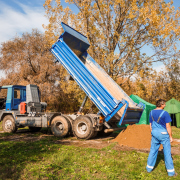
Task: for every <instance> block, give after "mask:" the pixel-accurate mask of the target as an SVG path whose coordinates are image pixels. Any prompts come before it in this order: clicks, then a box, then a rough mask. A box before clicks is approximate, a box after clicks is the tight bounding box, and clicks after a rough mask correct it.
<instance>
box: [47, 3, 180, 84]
mask: <svg viewBox="0 0 180 180" xmlns="http://www.w3.org/2000/svg"><path fill="white" fill-rule="evenodd" d="M66 2H67V3H69V4H72V5H74V6H76V8H78V10H79V12H78V13H77V14H76V13H74V12H73V11H72V10H71V9H70V8H69V7H68V6H67V7H66V8H63V6H62V4H61V1H60V0H46V1H45V4H44V7H45V9H46V13H47V16H48V17H49V22H50V23H49V25H48V26H46V27H45V28H46V36H47V37H48V39H49V40H50V43H51V44H52V43H53V42H54V41H55V40H56V39H57V37H58V36H59V35H60V33H62V29H61V25H60V22H61V21H63V22H65V23H67V24H69V25H70V26H72V27H74V28H75V29H76V30H78V31H80V32H81V33H83V34H85V35H86V36H87V37H88V40H89V42H90V44H91V46H90V48H89V53H90V55H91V56H92V57H93V58H94V59H95V60H96V61H97V62H98V63H99V64H100V65H101V66H102V67H103V68H104V69H105V70H106V72H107V73H108V74H109V75H110V76H111V77H113V79H115V80H116V79H117V78H118V77H125V78H126V79H127V80H128V78H130V77H131V76H132V75H134V74H136V73H138V74H140V75H143V74H144V73H148V71H149V70H150V69H151V65H152V63H153V62H157V61H168V60H170V59H171V58H172V57H175V56H177V55H178V54H179V53H180V52H179V51H178V50H177V44H176V43H177V41H179V38H180V25H179V24H180V23H179V18H180V11H179V10H177V11H175V9H174V7H173V6H172V4H173V2H172V1H171V2H170V3H166V2H165V1H164V0H159V1H157V0H148V1H147V0H83V1H82V0H66ZM144 48H146V49H151V51H152V55H151V56H147V55H146V54H145V53H144ZM124 82H125V81H124Z"/></svg>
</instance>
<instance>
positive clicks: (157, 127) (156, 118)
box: [146, 99, 175, 176]
mask: <svg viewBox="0 0 180 180" xmlns="http://www.w3.org/2000/svg"><path fill="white" fill-rule="evenodd" d="M165 106H166V102H165V101H164V100H163V99H159V100H158V101H157V102H156V107H157V108H156V109H154V110H152V111H151V112H150V116H149V122H150V129H151V135H152V139H151V149H150V153H149V157H148V161H147V166H146V169H147V171H148V172H151V171H152V170H153V168H154V165H155V163H156V159H157V155H158V150H159V146H160V145H161V144H162V145H163V152H164V161H165V165H166V169H167V172H168V175H169V176H174V175H175V170H174V165H173V160H172V157H171V143H170V142H172V141H173V138H172V132H171V126H170V122H171V121H172V120H171V117H170V116H169V114H168V112H166V111H164V110H163V109H164V107H165Z"/></svg>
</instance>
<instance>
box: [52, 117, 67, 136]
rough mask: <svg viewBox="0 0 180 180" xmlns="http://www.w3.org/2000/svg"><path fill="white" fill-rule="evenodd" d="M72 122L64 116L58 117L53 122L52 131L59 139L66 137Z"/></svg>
mask: <svg viewBox="0 0 180 180" xmlns="http://www.w3.org/2000/svg"><path fill="white" fill-rule="evenodd" d="M70 127H71V125H70V122H69V121H68V120H67V119H66V118H65V117H63V116H56V117H55V118H53V120H52V122H51V131H52V133H53V134H54V135H55V136H57V137H65V136H67V135H68V134H69V131H70Z"/></svg>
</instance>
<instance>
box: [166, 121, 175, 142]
mask: <svg viewBox="0 0 180 180" xmlns="http://www.w3.org/2000/svg"><path fill="white" fill-rule="evenodd" d="M166 129H167V132H168V134H169V137H170V142H173V138H172V131H171V125H170V123H166Z"/></svg>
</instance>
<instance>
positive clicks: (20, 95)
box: [13, 89, 26, 109]
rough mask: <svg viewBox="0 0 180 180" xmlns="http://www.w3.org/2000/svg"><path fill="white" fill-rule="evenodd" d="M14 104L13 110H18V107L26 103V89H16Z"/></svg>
mask: <svg viewBox="0 0 180 180" xmlns="http://www.w3.org/2000/svg"><path fill="white" fill-rule="evenodd" d="M13 99H14V102H13V109H18V105H19V104H20V103H21V102H23V101H26V90H25V89H14V98H13Z"/></svg>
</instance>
